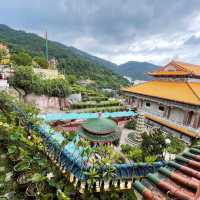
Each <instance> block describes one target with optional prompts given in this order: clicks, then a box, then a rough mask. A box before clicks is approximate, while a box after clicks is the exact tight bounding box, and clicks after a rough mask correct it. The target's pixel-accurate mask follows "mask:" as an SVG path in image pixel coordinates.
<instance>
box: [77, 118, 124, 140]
mask: <svg viewBox="0 0 200 200" xmlns="http://www.w3.org/2000/svg"><path fill="white" fill-rule="evenodd" d="M120 134H121V131H120V129H119V128H118V126H117V124H116V123H115V122H114V121H113V120H111V119H107V118H98V119H91V120H88V121H87V122H85V123H83V124H82V127H81V130H80V132H79V135H80V136H82V137H84V138H87V139H88V140H89V141H93V142H113V141H115V140H117V139H119V138H120Z"/></svg>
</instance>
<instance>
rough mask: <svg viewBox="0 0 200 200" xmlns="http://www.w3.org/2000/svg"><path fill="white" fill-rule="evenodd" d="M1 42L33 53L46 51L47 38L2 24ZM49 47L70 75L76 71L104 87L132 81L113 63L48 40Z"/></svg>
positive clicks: (77, 74)
mask: <svg viewBox="0 0 200 200" xmlns="http://www.w3.org/2000/svg"><path fill="white" fill-rule="evenodd" d="M0 41H1V42H5V43H7V45H8V46H9V47H10V49H11V51H12V52H16V51H20V50H22V49H24V50H26V51H27V52H29V53H30V54H31V55H32V56H36V55H43V54H44V47H45V40H44V38H42V37H40V36H38V35H36V34H32V33H26V32H24V31H18V30H14V29H12V28H10V27H8V26H6V25H0ZM48 46H49V57H55V58H56V59H57V60H58V62H59V65H58V67H59V69H60V70H63V69H64V71H65V73H66V74H74V75H76V76H77V77H78V78H79V79H87V78H89V79H91V80H95V82H96V83H97V86H100V87H112V88H118V87H119V86H121V85H126V84H127V83H128V82H127V80H126V79H124V78H123V77H122V76H121V75H119V74H116V73H114V72H113V71H112V70H110V69H109V68H110V67H111V66H114V64H113V63H111V62H108V61H105V60H103V59H99V58H97V57H95V56H91V55H89V54H87V53H84V52H83V51H80V50H78V49H76V48H74V47H67V46H65V45H63V44H61V43H58V42H54V41H48Z"/></svg>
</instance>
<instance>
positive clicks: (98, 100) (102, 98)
mask: <svg viewBox="0 0 200 200" xmlns="http://www.w3.org/2000/svg"><path fill="white" fill-rule="evenodd" d="M82 101H97V102H100V101H108V97H101V96H89V97H84V98H83V100H82Z"/></svg>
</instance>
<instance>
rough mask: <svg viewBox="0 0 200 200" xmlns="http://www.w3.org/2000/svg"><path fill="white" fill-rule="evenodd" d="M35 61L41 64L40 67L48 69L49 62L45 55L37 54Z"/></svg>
mask: <svg viewBox="0 0 200 200" xmlns="http://www.w3.org/2000/svg"><path fill="white" fill-rule="evenodd" d="M34 61H35V62H36V63H37V64H38V65H39V67H40V68H43V69H48V67H49V64H48V62H47V60H46V58H45V57H41V56H36V57H34Z"/></svg>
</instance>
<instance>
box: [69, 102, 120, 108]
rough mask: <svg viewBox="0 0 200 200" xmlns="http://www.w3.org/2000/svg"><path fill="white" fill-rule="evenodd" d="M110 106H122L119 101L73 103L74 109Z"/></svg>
mask: <svg viewBox="0 0 200 200" xmlns="http://www.w3.org/2000/svg"><path fill="white" fill-rule="evenodd" d="M110 106H122V104H121V103H120V102H119V101H104V102H100V103H88V102H82V103H75V104H73V105H72V109H84V108H99V107H110Z"/></svg>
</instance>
